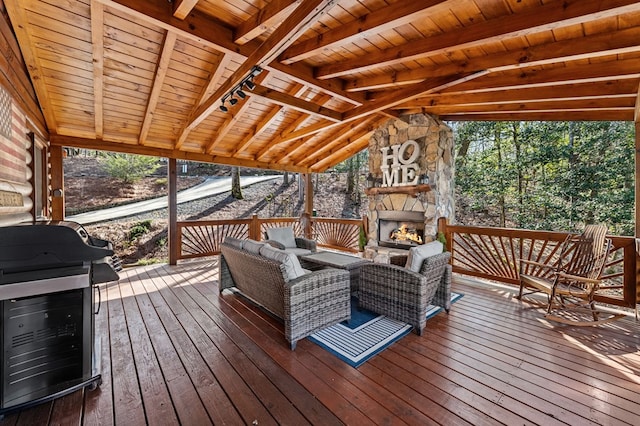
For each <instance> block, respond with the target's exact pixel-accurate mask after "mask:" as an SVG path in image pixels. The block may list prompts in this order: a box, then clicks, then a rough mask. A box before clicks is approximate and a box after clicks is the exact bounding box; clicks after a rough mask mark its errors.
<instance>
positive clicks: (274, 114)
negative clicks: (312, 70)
mask: <svg viewBox="0 0 640 426" xmlns="http://www.w3.org/2000/svg"><path fill="white" fill-rule="evenodd" d="M306 90H307V88H306V87H305V86H303V85H301V84H297V85H296V86H295V87H294V88H293V89H291V90H290V94H291V95H292V96H295V97H298V96H301V95H302V94H303V93H304V92H305V91H306ZM285 111H286V110H285V109H284V107H283V106H282V105H276V106H274V107H272V108H271V110H269V112H268V113H267V114H266V115H265V116H264V117H263V118H262V119H261V120H260V121H259V122H258V124H257V125H256V126H255V129H254V130H253V132H251V133H249V134H248V135H247V136H246V137H245V138H244V139H243V140H242V141H241V142H240V143H239V144H238V146H237V147H236V149H235V150H234V151H233V153H232V155H231V156H232V157H235V156H236V155H238V153H240V152H241V151H242V150H243V149H244V148H246V147H247V146H248V145H249V144H250V143H251V142H252V141H253V140H255V139H256V137H257V136H258V135H260V134H261V133H262V132H264V131H265V130H266V129H268V128H269V126H271V124H273V123H274V122H275V120H276V119H277V118H278V116H279V115H281V114H282V113H284V112H285Z"/></svg>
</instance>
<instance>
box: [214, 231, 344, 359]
mask: <svg viewBox="0 0 640 426" xmlns="http://www.w3.org/2000/svg"><path fill="white" fill-rule="evenodd" d="M245 241H252V240H245ZM245 244H246V245H247V246H249V250H248V249H245V248H238V245H240V244H238V243H237V242H233V245H232V243H231V242H227V241H226V240H225V242H223V243H222V244H221V255H220V279H219V286H220V292H222V291H223V290H225V289H229V288H232V287H235V288H236V289H238V290H239V291H240V293H242V294H243V295H244V296H246V297H247V298H249V299H251V300H252V301H254V302H255V303H257V304H258V305H260V306H262V307H264V308H265V309H267V310H268V311H270V312H271V313H273V314H274V315H275V316H277V317H278V318H281V319H282V320H283V321H284V334H285V338H286V339H287V341H289V343H290V345H291V350H294V349H295V347H296V343H297V341H298V340H300V339H302V338H304V337H306V336H308V335H310V334H313V333H314V332H316V331H318V330H321V329H323V328H326V327H328V326H330V325H333V324H336V323H339V322H341V321H344V320H349V319H350V318H351V305H350V284H349V272H348V271H345V270H339V269H323V270H319V271H314V272H310V271H305V272H304V274H303V275H301V276H299V277H296V278H293V279H290V271H287V267H286V266H285V263H284V262H279V261H277V260H273V259H270V258H267V257H265V255H262V254H260V252H259V251H258V253H256V252H255V251H256V250H257V249H256V247H257V246H258V244H256V242H255V241H252V242H251V244H249V243H245ZM234 245H235V246H234ZM250 250H251V251H250ZM260 250H262V252H263V253H264V252H265V250H277V249H275V248H273V247H271V246H269V249H262V248H260ZM252 251H253V252H252ZM292 256H294V257H295V255H292ZM296 260H297V258H296Z"/></svg>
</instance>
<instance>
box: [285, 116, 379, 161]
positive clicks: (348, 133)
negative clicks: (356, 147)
mask: <svg viewBox="0 0 640 426" xmlns="http://www.w3.org/2000/svg"><path fill="white" fill-rule="evenodd" d="M385 120H386V119H385ZM379 122H380V117H377V116H375V115H374V116H373V117H371V118H369V119H364V120H362V121H360V122H359V123H351V124H352V125H351V126H345V127H346V128H338V135H337V136H336V137H332V138H331V141H330V142H329V143H324V144H322V146H320V147H318V148H317V149H314V150H313V154H312V155H303V156H300V155H298V157H296V158H295V159H292V161H291V163H293V164H297V165H303V166H305V167H308V166H309V165H311V164H315V163H317V162H318V161H320V159H321V158H322V157H327V156H328V155H332V154H333V153H335V152H336V151H340V150H341V149H343V148H344V147H345V146H347V145H349V144H350V143H351V142H353V141H354V140H358V139H360V138H361V137H362V136H363V135H365V134H369V133H371V132H372V131H374V130H375V128H376V126H377V124H378V123H379ZM294 152H295V151H293V150H292V151H291V155H290V157H293V154H294ZM300 157H302V158H300Z"/></svg>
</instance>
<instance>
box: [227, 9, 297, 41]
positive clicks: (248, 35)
mask: <svg viewBox="0 0 640 426" xmlns="http://www.w3.org/2000/svg"><path fill="white" fill-rule="evenodd" d="M301 1H302V0H274V1H272V2H271V3H269V4H267V5H266V6H265V7H263V8H262V9H260V10H259V11H258V13H256V14H254V15H253V16H251V18H249V19H247V20H246V21H244V22H243V23H242V24H240V25H239V26H238V27H237V28H236V31H235V37H234V41H235V42H236V43H238V44H241V45H242V44H245V43H247V42H248V41H250V40H253V39H255V38H256V37H259V36H260V35H261V34H263V33H264V32H265V31H267V30H268V29H270V28H272V27H273V26H275V25H276V24H278V23H280V22H282V21H284V17H285V16H287V15H288V14H290V13H291V12H292V11H293V9H295V8H296V7H297V6H298V5H299V4H300V2H301Z"/></svg>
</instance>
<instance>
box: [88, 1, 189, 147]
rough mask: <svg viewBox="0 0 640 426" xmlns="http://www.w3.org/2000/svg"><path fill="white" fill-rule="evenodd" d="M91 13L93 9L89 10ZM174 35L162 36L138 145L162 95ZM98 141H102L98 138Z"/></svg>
mask: <svg viewBox="0 0 640 426" xmlns="http://www.w3.org/2000/svg"><path fill="white" fill-rule="evenodd" d="M91 11H92V13H93V9H92V10H91ZM176 38H177V37H176V34H175V33H173V32H171V31H167V33H166V34H165V36H164V43H163V45H162V51H161V52H160V59H159V60H158V64H157V66H156V72H155V77H154V79H153V86H152V87H151V93H150V94H149V100H148V101H147V110H146V111H145V114H144V119H143V120H142V126H141V128H140V135H139V136H138V144H140V145H144V143H145V141H146V140H147V135H148V134H149V129H150V128H151V122H152V121H153V113H154V111H155V110H156V107H157V106H158V100H159V99H160V93H162V85H163V84H164V79H165V77H166V76H167V70H168V69H169V62H170V61H171V54H172V53H173V48H174V46H175V44H176ZM99 139H102V137H100V138H99Z"/></svg>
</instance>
